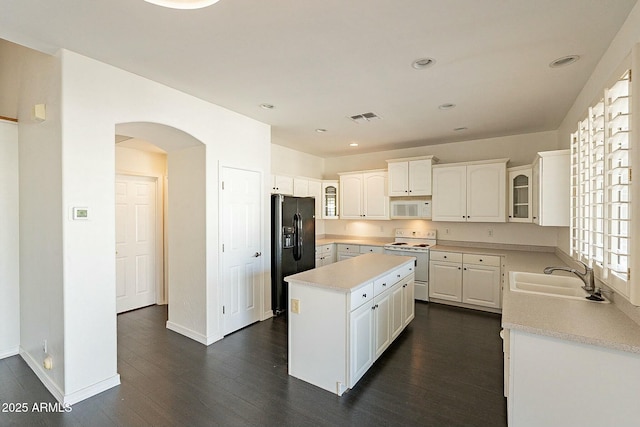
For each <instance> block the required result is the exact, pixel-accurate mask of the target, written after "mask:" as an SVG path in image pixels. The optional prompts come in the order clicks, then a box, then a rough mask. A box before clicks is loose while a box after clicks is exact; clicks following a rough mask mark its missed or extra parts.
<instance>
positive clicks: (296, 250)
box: [293, 213, 302, 261]
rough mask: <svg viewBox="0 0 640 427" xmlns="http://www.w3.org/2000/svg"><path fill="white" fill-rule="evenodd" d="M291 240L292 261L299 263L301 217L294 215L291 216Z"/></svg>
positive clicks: (300, 256)
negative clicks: (292, 243) (292, 242)
mask: <svg viewBox="0 0 640 427" xmlns="http://www.w3.org/2000/svg"><path fill="white" fill-rule="evenodd" d="M293 227H294V232H293V238H294V240H295V244H294V247H293V259H295V260H296V261H300V260H301V259H302V215H300V213H296V214H295V215H294V216H293Z"/></svg>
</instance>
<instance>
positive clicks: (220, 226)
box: [217, 161, 271, 337]
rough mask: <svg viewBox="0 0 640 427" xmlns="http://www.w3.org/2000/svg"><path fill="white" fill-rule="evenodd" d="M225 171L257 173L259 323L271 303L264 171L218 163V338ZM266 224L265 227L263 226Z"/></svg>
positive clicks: (222, 300) (221, 320) (221, 319)
mask: <svg viewBox="0 0 640 427" xmlns="http://www.w3.org/2000/svg"><path fill="white" fill-rule="evenodd" d="M225 169H238V170H242V171H247V172H256V173H258V175H259V177H260V194H261V196H262V197H260V218H261V219H262V222H261V224H260V228H261V232H260V247H261V248H262V250H261V252H262V256H261V257H260V274H262V289H261V290H260V292H259V293H258V294H259V302H258V310H259V311H260V321H263V320H265V319H267V317H265V315H264V311H265V307H264V304H265V301H267V300H268V301H271V294H269V295H265V292H266V289H267V287H269V291H270V289H271V282H270V281H269V282H267V280H266V274H267V273H268V272H267V271H266V270H265V259H266V258H267V257H270V252H269V251H267V250H265V241H264V235H265V228H264V227H266V226H267V225H269V224H270V223H271V220H270V218H267V220H266V221H265V197H267V196H268V193H265V191H266V190H265V182H264V171H262V170H261V169H251V168H247V167H244V166H238V165H234V164H230V163H223V162H221V161H219V162H218V219H219V220H218V243H219V244H218V250H219V252H218V254H219V257H218V284H219V286H217V288H218V302H219V304H218V322H219V323H218V325H219V326H220V329H219V330H220V336H221V337H224V336H225V324H224V321H225V318H224V316H225V315H224V314H223V313H222V307H223V305H224V303H225V297H226V295H225V286H224V275H225V271H224V266H225V263H224V262H225V259H224V257H225V254H224V251H223V250H222V245H223V244H224V241H223V236H224V226H225V224H224V203H223V201H224V195H223V190H222V185H223V182H224V180H223V178H224V174H223V171H224V170H225ZM265 224H266V225H265ZM267 285H268V286H267Z"/></svg>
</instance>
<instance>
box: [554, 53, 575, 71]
mask: <svg viewBox="0 0 640 427" xmlns="http://www.w3.org/2000/svg"><path fill="white" fill-rule="evenodd" d="M578 59H580V56H579V55H569V56H563V57H562V58H558V59H556V60H555V61H551V63H550V64H549V67H551V68H558V67H564V66H565V65H569V64H573V63H574V62H576V61H577V60H578Z"/></svg>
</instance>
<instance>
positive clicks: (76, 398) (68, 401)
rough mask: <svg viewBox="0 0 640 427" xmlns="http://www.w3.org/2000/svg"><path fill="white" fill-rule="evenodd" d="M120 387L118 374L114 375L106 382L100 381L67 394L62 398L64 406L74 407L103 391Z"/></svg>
mask: <svg viewBox="0 0 640 427" xmlns="http://www.w3.org/2000/svg"><path fill="white" fill-rule="evenodd" d="M119 385H120V374H115V375H114V376H112V377H111V378H107V379H106V380H102V381H100V382H97V383H95V384H93V385H90V386H89V387H85V388H83V389H80V390H78V391H76V392H73V393H70V394H67V395H65V396H64V402H62V403H63V404H65V405H74V404H76V403H78V402H81V401H83V400H85V399H88V398H90V397H93V396H95V395H96V394H100V393H102V392H103V391H107V390H109V389H110V388H113V387H117V386H119Z"/></svg>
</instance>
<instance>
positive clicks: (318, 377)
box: [285, 253, 415, 396]
mask: <svg viewBox="0 0 640 427" xmlns="http://www.w3.org/2000/svg"><path fill="white" fill-rule="evenodd" d="M414 262H415V258H413V257H404V256H394V255H382V254H373V253H372V254H366V255H362V256H358V257H355V258H351V259H347V260H345V261H340V262H337V263H334V264H330V265H326V266H324V267H320V268H316V269H313V270H308V271H305V272H302V273H298V274H294V275H292V276H288V277H285V281H287V282H288V283H289V302H288V324H289V375H291V376H294V377H296V378H299V379H301V380H304V381H306V382H309V383H311V384H314V385H316V386H318V387H321V388H323V389H325V390H328V391H330V392H332V393H335V394H337V395H338V396H341V395H342V394H343V393H344V392H345V391H346V390H348V389H350V388H353V386H355V384H356V383H357V382H358V380H359V379H360V378H361V377H362V376H363V375H364V373H365V372H366V371H367V370H368V369H369V367H371V365H373V363H374V362H375V360H376V359H377V358H378V357H379V356H380V355H381V354H382V353H383V352H384V350H386V348H387V347H388V346H389V345H390V344H391V343H392V342H393V340H395V338H396V337H397V336H398V335H400V333H401V332H402V331H403V330H404V329H405V327H406V326H407V325H408V324H409V322H411V320H413V318H414V315H415V314H414V313H415V312H414V309H415V301H414V295H413V291H414Z"/></svg>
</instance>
